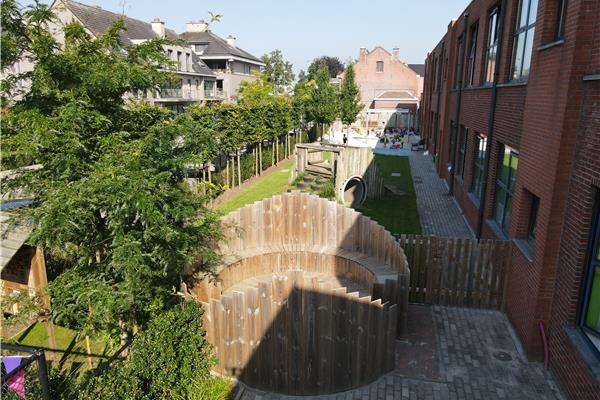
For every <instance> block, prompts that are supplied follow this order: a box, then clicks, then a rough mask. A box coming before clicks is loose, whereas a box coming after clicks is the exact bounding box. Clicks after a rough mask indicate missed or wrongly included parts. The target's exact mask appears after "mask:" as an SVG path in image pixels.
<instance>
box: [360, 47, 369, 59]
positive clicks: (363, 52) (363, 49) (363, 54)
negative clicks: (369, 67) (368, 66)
mask: <svg viewBox="0 0 600 400" xmlns="http://www.w3.org/2000/svg"><path fill="white" fill-rule="evenodd" d="M367 54H369V52H368V51H367V48H366V47H361V48H360V50H359V51H358V61H362V60H366V59H367Z"/></svg>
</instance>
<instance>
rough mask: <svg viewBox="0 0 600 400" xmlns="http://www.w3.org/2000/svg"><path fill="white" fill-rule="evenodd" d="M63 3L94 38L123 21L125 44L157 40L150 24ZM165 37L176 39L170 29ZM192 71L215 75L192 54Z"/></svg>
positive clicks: (70, 0)
mask: <svg viewBox="0 0 600 400" xmlns="http://www.w3.org/2000/svg"><path fill="white" fill-rule="evenodd" d="M63 3H64V4H65V5H66V6H67V7H68V8H69V10H71V12H72V13H73V14H74V15H75V16H76V17H77V18H78V19H79V20H80V21H81V23H82V24H83V25H84V26H85V27H86V28H87V29H89V30H90V31H91V32H92V33H93V34H94V36H99V35H102V34H103V33H104V32H106V30H107V29H108V28H110V27H111V26H112V25H113V24H114V23H115V22H116V21H118V20H119V19H123V20H124V21H125V28H126V30H124V31H122V32H121V39H122V40H123V42H124V43H126V44H133V42H132V41H134V40H149V39H154V38H157V37H158V35H157V34H156V33H155V32H154V31H153V30H152V24H150V23H148V22H144V21H140V20H138V19H135V18H130V17H128V16H126V15H122V14H116V13H113V12H111V11H107V10H103V9H102V8H100V7H95V6H89V5H87V4H81V3H78V2H76V1H72V0H63ZM165 36H166V37H167V38H169V39H178V38H179V37H178V36H177V33H176V32H175V31H173V30H171V29H165ZM192 60H193V63H192V69H193V70H194V72H195V73H198V74H202V75H208V76H214V75H215V73H214V72H212V71H211V69H210V68H208V66H207V65H206V64H205V63H204V61H202V60H201V59H200V58H199V57H198V56H196V55H195V54H194V52H192Z"/></svg>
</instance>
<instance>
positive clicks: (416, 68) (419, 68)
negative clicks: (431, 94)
mask: <svg viewBox="0 0 600 400" xmlns="http://www.w3.org/2000/svg"><path fill="white" fill-rule="evenodd" d="M408 68H410V69H412V70H413V71H415V72H416V73H417V74H419V75H421V76H425V64H408Z"/></svg>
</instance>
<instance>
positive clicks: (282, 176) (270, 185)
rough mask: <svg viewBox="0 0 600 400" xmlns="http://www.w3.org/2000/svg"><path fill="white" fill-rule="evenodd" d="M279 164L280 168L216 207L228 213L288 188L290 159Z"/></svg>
mask: <svg viewBox="0 0 600 400" xmlns="http://www.w3.org/2000/svg"><path fill="white" fill-rule="evenodd" d="M280 165H281V169H279V170H277V171H275V172H272V173H270V174H269V175H267V176H265V177H263V178H261V179H259V180H258V181H257V182H255V183H254V184H253V185H252V186H250V187H248V188H247V189H246V190H244V191H242V192H240V193H238V194H236V195H235V196H233V197H231V198H229V199H227V200H226V201H225V202H223V203H221V204H219V205H218V206H217V207H216V209H217V210H218V211H220V212H222V213H223V214H228V213H230V212H231V211H233V210H237V209H238V208H240V207H243V206H245V205H246V204H252V203H254V202H255V201H258V200H262V199H265V198H267V197H271V196H274V195H276V194H281V193H283V192H285V191H286V190H287V189H288V188H289V185H288V178H289V176H290V168H292V160H288V161H284V162H282V163H281V164H280Z"/></svg>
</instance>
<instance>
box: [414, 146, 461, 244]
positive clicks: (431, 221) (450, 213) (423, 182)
mask: <svg viewBox="0 0 600 400" xmlns="http://www.w3.org/2000/svg"><path fill="white" fill-rule="evenodd" d="M408 158H409V161H410V170H411V174H412V178H413V185H414V187H415V192H416V194H417V209H418V210H419V218H420V220H421V230H422V233H423V234H424V235H436V236H445V237H460V238H472V237H473V233H472V232H471V230H470V229H469V227H468V226H467V224H466V222H465V220H464V218H463V215H462V211H461V210H460V208H459V207H458V205H457V204H456V202H455V200H454V198H453V197H452V196H450V195H448V186H446V183H445V181H444V180H443V179H442V178H440V177H438V175H437V173H436V172H435V167H434V164H433V160H432V158H431V156H430V155H425V154H424V152H423V151H417V152H412V153H411V155H410V156H409V157H408Z"/></svg>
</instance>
